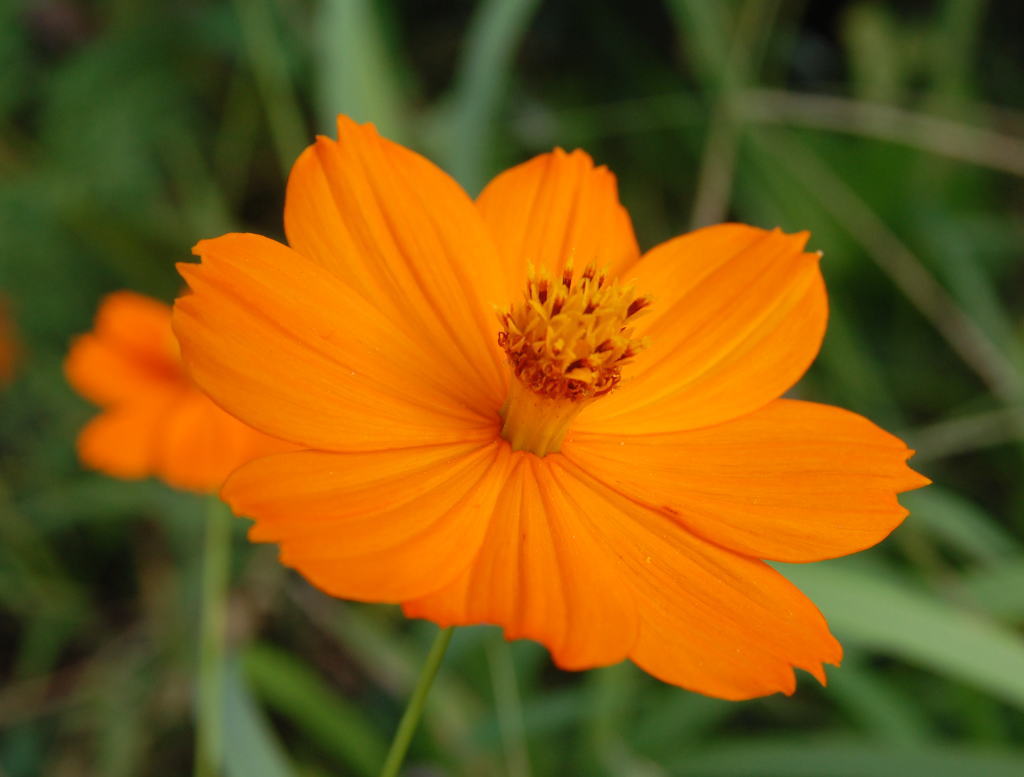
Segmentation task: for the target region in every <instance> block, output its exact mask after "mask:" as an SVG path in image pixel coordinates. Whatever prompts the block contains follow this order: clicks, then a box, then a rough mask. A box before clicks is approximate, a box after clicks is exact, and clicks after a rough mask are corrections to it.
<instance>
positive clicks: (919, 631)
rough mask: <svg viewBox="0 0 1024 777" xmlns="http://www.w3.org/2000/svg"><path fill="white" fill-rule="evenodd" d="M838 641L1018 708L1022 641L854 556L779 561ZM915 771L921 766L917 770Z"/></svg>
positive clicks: (1023, 676) (1022, 697)
mask: <svg viewBox="0 0 1024 777" xmlns="http://www.w3.org/2000/svg"><path fill="white" fill-rule="evenodd" d="M778 566H779V569H780V570H781V571H782V572H783V574H785V575H786V576H787V577H789V578H790V579H791V580H793V582H795V583H796V584H797V585H798V586H800V588H801V589H802V590H803V591H804V592H805V593H806V594H807V595H808V596H810V597H811V599H813V600H814V601H815V602H816V603H817V604H818V606H819V607H820V608H821V610H822V612H823V613H824V614H825V617H827V618H828V620H829V624H830V625H831V626H832V628H833V629H834V630H835V632H836V634H837V635H838V636H839V638H840V640H842V641H847V642H849V643H850V644H854V645H858V646H860V647H863V648H866V649H869V650H874V651H877V652H880V653H885V654H888V655H892V656H896V657H899V658H902V659H903V660H905V661H908V662H911V663H914V664H917V665H919V666H923V667H927V668H929V669H932V670H933V671H936V672H938V673H939V674H941V675H944V676H947V677H950V678H955V679H957V680H961V681H963V682H966V683H969V684H971V685H974V686H975V687H977V688H980V689H982V690H985V691H987V692H988V693H989V694H991V695H992V696H994V697H996V698H998V699H1002V700H1003V701H1005V702H1008V703H1010V704H1013V705H1015V706H1016V707H1019V708H1022V709H1024V639H1022V638H1021V637H1020V635H1018V634H1015V633H1013V632H1012V631H1010V630H1009V629H1007V628H1004V627H1003V626H1001V625H999V624H997V623H995V622H993V621H991V620H988V619H986V618H985V617H983V616H981V615H978V614H976V613H973V612H969V611H967V610H965V609H962V608H960V607H957V606H955V605H953V604H951V603H949V602H945V601H942V600H941V599H938V598H937V597H935V596H934V595H933V594H929V593H927V592H925V591H923V590H920V589H917V588H916V587H914V586H913V585H911V584H910V583H909V582H907V581H905V580H902V579H901V578H900V577H899V576H898V575H896V574H885V573H884V571H880V570H884V567H879V569H878V570H871V569H869V568H863V567H862V566H861V565H860V564H859V563H858V562H853V563H851V562H850V561H849V560H846V561H830V562H823V563H818V564H809V565H789V564H780V565H778ZM920 773H921V774H924V773H927V772H920Z"/></svg>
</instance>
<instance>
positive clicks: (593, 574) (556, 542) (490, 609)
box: [404, 453, 637, 669]
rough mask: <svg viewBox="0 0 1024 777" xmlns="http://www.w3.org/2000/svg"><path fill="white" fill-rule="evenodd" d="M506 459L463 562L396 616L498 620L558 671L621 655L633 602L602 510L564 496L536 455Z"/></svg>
mask: <svg viewBox="0 0 1024 777" xmlns="http://www.w3.org/2000/svg"><path fill="white" fill-rule="evenodd" d="M514 457H515V462H516V466H515V469H514V470H513V473H512V475H511V476H510V477H509V479H508V482H507V483H506V485H505V489H504V490H503V491H502V493H501V497H500V498H499V500H498V503H497V505H496V506H495V509H494V513H493V516H492V517H491V519H490V520H489V522H488V523H489V526H488V530H487V536H486V538H485V539H484V542H483V545H482V546H481V547H480V551H479V553H478V554H477V557H476V560H475V561H474V562H473V565H472V566H471V567H470V568H468V569H467V570H466V571H465V572H464V573H463V574H462V575H461V576H460V577H459V578H458V579H456V580H455V581H454V582H453V583H452V584H451V585H449V586H448V587H447V588H444V589H441V590H439V591H438V592H436V593H434V594H432V595H430V596H427V597H424V598H422V599H417V600H415V601H410V602H407V603H406V604H405V606H404V609H405V612H406V614H407V615H409V616H410V617H418V618H429V619H430V620H433V621H435V622H436V623H438V624H440V625H442V626H449V625H456V624H470V623H496V624H499V625H501V626H503V627H504V630H505V635H506V637H507V638H508V639H521V638H528V639H535V640H537V641H539V642H542V643H544V644H545V645H546V646H547V647H548V649H549V650H550V651H551V654H552V656H553V658H554V659H555V661H556V662H557V663H558V665H559V666H561V667H563V668H566V669H584V668H587V667H592V666H603V665H605V664H611V663H615V662H617V661H621V660H622V659H624V658H625V657H626V654H627V652H628V650H629V648H630V646H631V645H632V643H633V640H634V639H635V638H636V630H637V616H636V605H635V603H634V602H633V597H632V594H631V591H630V589H629V587H628V586H623V585H622V581H623V572H624V569H623V564H622V560H621V558H620V556H619V551H618V549H617V548H615V547H614V546H612V545H609V544H607V543H606V542H605V538H606V531H605V529H603V528H602V527H601V525H600V523H601V521H602V520H603V519H604V516H599V515H592V514H589V513H588V512H587V511H585V510H581V509H580V508H579V507H578V506H577V505H575V504H573V503H571V502H569V501H567V500H566V498H565V496H564V495H563V494H562V493H560V490H559V489H558V487H557V486H556V484H555V483H554V481H553V480H552V478H551V475H550V474H549V467H548V465H547V462H546V461H544V460H541V459H538V458H537V457H536V456H533V455H532V454H526V453H516V454H514Z"/></svg>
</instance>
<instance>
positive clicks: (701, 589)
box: [552, 457, 842, 699]
mask: <svg viewBox="0 0 1024 777" xmlns="http://www.w3.org/2000/svg"><path fill="white" fill-rule="evenodd" d="M552 472H553V474H554V476H555V480H556V482H557V483H558V485H559V486H560V487H561V488H562V489H563V491H564V493H565V494H566V496H567V497H568V498H569V499H570V500H572V501H574V502H576V503H577V504H578V505H580V506H581V508H583V509H586V510H587V511H588V512H589V513H590V514H591V515H592V516H593V517H594V519H595V520H599V521H600V524H601V525H602V526H603V527H605V528H606V531H607V534H606V540H605V541H606V543H607V544H608V545H609V547H613V548H615V549H616V552H617V554H618V555H619V556H620V558H621V560H622V563H621V569H622V579H621V581H620V585H621V586H622V587H624V588H631V589H632V592H633V600H634V601H635V602H636V606H637V610H638V613H639V618H640V628H639V632H638V636H637V640H636V642H635V644H634V645H633V646H632V648H631V650H630V653H629V656H630V658H631V659H632V660H633V661H634V662H635V663H636V664H637V665H638V666H640V667H641V668H642V669H644V670H645V671H647V672H649V673H650V674H652V675H654V676H655V677H658V678H660V679H662V680H664V681H665V682H669V683H673V684H675V685H680V686H682V687H684V688H689V689H690V690H694V691H697V692H699V693H705V694H708V695H711V696H718V697H721V698H725V699H746V698H751V697H754V696H762V695H765V694H769V693H775V692H777V691H782V692H783V693H787V694H788V693H792V692H793V690H794V688H795V678H794V676H793V671H792V668H793V667H800V668H802V669H805V670H807V671H809V672H811V674H813V675H814V676H815V677H817V678H818V679H819V680H820V681H821V682H824V671H823V669H822V666H821V664H822V662H827V663H833V664H838V663H839V661H840V659H841V657H842V649H841V648H840V646H839V643H838V642H836V640H835V638H834V637H833V636H832V635H831V633H829V630H828V625H827V624H826V623H825V619H824V618H823V617H822V616H821V613H820V612H818V609H817V608H816V607H815V606H814V604H813V603H812V602H811V601H810V600H809V599H808V598H807V597H805V596H804V595H803V594H802V593H801V592H800V591H799V590H798V589H797V588H796V587H795V586H794V585H792V584H791V583H790V582H789V581H788V580H786V579H785V578H784V577H783V576H782V575H780V574H779V573H778V572H776V571H775V570H773V569H772V568H771V567H769V566H768V565H767V564H765V563H764V562H762V561H758V560H755V559H750V558H747V557H745V556H740V555H737V554H735V553H731V552H730V551H728V550H725V549H723V548H720V547H718V546H717V545H714V544H712V543H709V542H705V541H704V540H702V539H701V538H699V537H697V536H695V535H693V534H690V533H689V532H687V531H685V530H683V529H681V528H680V527H679V526H677V525H675V524H674V523H673V522H672V521H671V520H670V519H668V518H666V517H665V516H664V515H662V514H660V513H658V512H655V511H653V510H650V509H648V508H646V507H644V506H643V505H641V504H639V503H637V502H634V501H632V500H630V499H627V498H626V497H624V496H622V495H621V494H619V493H617V492H615V491H613V490H612V489H611V488H608V487H607V486H605V485H604V484H603V483H600V482H599V481H597V480H595V479H594V478H593V477H591V476H590V475H589V474H588V473H586V472H584V471H583V470H582V469H580V468H579V467H577V466H576V465H574V464H572V463H571V462H570V461H569V460H568V459H566V458H565V457H560V458H559V459H557V461H556V462H555V466H554V467H553V468H552Z"/></svg>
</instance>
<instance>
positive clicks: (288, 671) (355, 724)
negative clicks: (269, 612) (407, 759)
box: [243, 644, 387, 777]
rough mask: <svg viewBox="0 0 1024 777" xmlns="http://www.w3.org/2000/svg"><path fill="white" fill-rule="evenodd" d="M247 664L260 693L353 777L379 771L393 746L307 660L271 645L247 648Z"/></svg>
mask: <svg viewBox="0 0 1024 777" xmlns="http://www.w3.org/2000/svg"><path fill="white" fill-rule="evenodd" d="M243 665H244V667H245V672H246V676H247V677H248V678H249V682H250V683H251V684H252V687H253V690H254V691H255V693H256V694H257V695H258V696H259V697H260V698H261V699H263V700H264V701H265V703H266V704H267V705H268V706H270V707H271V708H272V709H274V710H275V711H276V712H278V713H280V714H281V715H283V716H285V717H286V718H287V719H288V720H289V721H291V723H292V724H293V725H294V726H296V727H297V728H299V729H300V730H302V731H303V732H304V733H305V734H306V735H307V736H308V738H309V739H310V740H311V741H314V742H316V743H317V744H318V745H319V746H320V749H321V750H323V751H324V752H325V753H328V754H330V755H331V756H332V757H333V758H334V759H335V760H336V761H337V762H338V763H342V764H345V766H346V767H348V768H349V769H351V774H357V775H366V776H367V777H371V776H372V775H374V774H376V773H377V769H378V768H379V767H380V765H381V763H383V761H384V756H385V754H386V753H387V742H386V741H385V740H384V739H383V738H382V737H381V734H380V731H379V730H378V729H377V728H375V727H374V726H373V725H372V724H371V723H370V721H369V720H367V718H366V715H365V714H364V713H363V712H362V711H361V710H360V709H359V708H358V706H357V705H355V704H353V703H352V702H350V701H349V700H347V699H345V698H343V697H341V696H339V695H338V694H336V693H332V692H331V691H330V690H328V689H327V687H325V685H324V682H323V680H322V679H321V678H320V677H319V676H318V675H317V674H315V673H314V672H313V671H312V670H310V669H309V668H308V667H307V666H306V665H305V664H303V663H302V662H301V661H299V660H297V659H296V658H294V657H293V656H292V655H290V654H289V653H287V652H285V651H283V650H278V649H277V648H273V647H271V646H269V645H266V644H256V645H252V646H251V647H249V648H247V649H246V651H245V654H244V656H243Z"/></svg>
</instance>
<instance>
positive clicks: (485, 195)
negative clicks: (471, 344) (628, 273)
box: [477, 148, 640, 305]
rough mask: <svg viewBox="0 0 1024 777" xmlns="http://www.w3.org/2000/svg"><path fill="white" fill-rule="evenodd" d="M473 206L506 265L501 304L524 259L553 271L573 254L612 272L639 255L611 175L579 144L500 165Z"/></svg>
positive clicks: (516, 289)
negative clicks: (503, 167)
mask: <svg viewBox="0 0 1024 777" xmlns="http://www.w3.org/2000/svg"><path fill="white" fill-rule="evenodd" d="M477 206H478V207H479V209H480V213H481V215H482V216H483V217H484V221H485V222H487V226H489V227H490V229H491V234H493V235H494V239H495V241H496V242H497V244H498V249H499V250H500V251H501V257H502V261H503V262H504V265H505V275H506V277H507V278H508V283H509V286H508V294H509V295H510V297H509V299H508V300H505V301H503V305H504V304H508V303H509V302H513V301H517V300H518V299H519V297H520V296H521V295H522V293H523V289H524V287H525V284H526V267H527V263H531V264H533V265H534V267H536V268H537V269H542V268H546V269H549V270H551V271H552V273H553V274H554V275H555V276H556V277H557V276H558V275H560V274H561V272H562V268H563V267H564V265H565V262H566V261H567V260H568V259H570V258H572V259H573V260H574V263H575V266H576V268H577V270H582V269H583V268H584V267H585V266H586V265H587V264H589V263H590V262H593V263H594V264H596V265H597V268H598V269H602V268H605V267H607V268H609V269H610V270H611V275H612V277H615V276H616V275H618V274H619V272H621V271H622V270H624V269H625V268H626V267H627V266H629V265H630V264H632V263H633V262H635V261H636V259H637V258H638V257H639V255H640V249H639V248H638V247H637V243H636V236H635V235H634V234H633V223H632V222H631V221H630V218H629V213H627V212H626V209H625V208H623V207H622V205H621V204H620V203H619V194H618V186H617V184H616V181H615V176H614V175H613V174H612V173H611V172H610V171H609V170H608V168H607V167H604V166H603V165H602V166H601V167H595V166H594V162H593V160H591V158H590V157H589V156H588V155H587V154H586V153H585V152H583V151H580V150H576V151H573V152H572V153H569V154H567V153H566V152H565V151H563V150H562V149H560V148H558V149H555V150H554V151H552V152H551V153H548V154H541V155H540V156H536V157H534V158H533V159H531V160H530V161H528V162H524V163H523V164H521V165H517V166H516V167H513V168H511V169H509V170H506V171H505V172H503V173H502V174H501V175H499V176H497V177H496V178H495V179H494V180H493V181H491V182H490V183H489V184H488V185H487V186H486V187H485V188H484V190H483V192H481V193H480V196H479V197H478V198H477Z"/></svg>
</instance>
